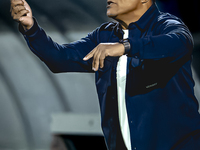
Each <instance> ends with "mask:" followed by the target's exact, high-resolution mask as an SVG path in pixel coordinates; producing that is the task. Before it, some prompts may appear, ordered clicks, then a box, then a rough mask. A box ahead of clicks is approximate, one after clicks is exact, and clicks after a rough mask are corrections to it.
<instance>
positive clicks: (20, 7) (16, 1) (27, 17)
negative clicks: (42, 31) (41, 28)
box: [10, 0, 34, 30]
mask: <svg viewBox="0 0 200 150" xmlns="http://www.w3.org/2000/svg"><path fill="white" fill-rule="evenodd" d="M10 12H11V16H12V18H13V19H14V20H15V21H17V22H19V23H20V24H21V25H22V26H23V27H24V29H25V30H29V29H30V28H31V27H32V26H33V24H34V20H33V16H32V10H31V8H30V6H29V5H28V3H27V2H26V1H25V0H11V7H10Z"/></svg>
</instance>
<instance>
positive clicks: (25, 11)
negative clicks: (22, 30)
mask: <svg viewBox="0 0 200 150" xmlns="http://www.w3.org/2000/svg"><path fill="white" fill-rule="evenodd" d="M20 13H21V14H20V18H19V21H20V22H23V20H24V17H26V16H27V14H28V13H29V11H28V10H23V11H21V12H20Z"/></svg>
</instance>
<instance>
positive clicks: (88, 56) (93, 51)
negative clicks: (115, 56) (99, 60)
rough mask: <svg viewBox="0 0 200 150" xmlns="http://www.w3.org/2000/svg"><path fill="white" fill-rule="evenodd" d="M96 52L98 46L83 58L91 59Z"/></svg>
mask: <svg viewBox="0 0 200 150" xmlns="http://www.w3.org/2000/svg"><path fill="white" fill-rule="evenodd" d="M95 52H96V48H94V49H93V50H92V51H91V52H90V53H88V54H87V55H86V56H85V57H84V58H83V60H85V61H86V60H89V59H90V58H92V57H93V56H94V53H95Z"/></svg>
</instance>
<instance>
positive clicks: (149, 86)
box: [146, 83, 158, 89]
mask: <svg viewBox="0 0 200 150" xmlns="http://www.w3.org/2000/svg"><path fill="white" fill-rule="evenodd" d="M156 85H158V83H154V84H151V85H148V86H146V88H147V89H149V88H152V87H154V86H156Z"/></svg>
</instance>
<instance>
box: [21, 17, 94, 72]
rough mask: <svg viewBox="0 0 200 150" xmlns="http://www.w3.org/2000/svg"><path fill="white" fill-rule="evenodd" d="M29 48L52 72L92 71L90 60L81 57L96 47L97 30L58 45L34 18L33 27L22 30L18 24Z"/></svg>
mask: <svg viewBox="0 0 200 150" xmlns="http://www.w3.org/2000/svg"><path fill="white" fill-rule="evenodd" d="M19 31H20V32H21V33H22V34H23V36H24V38H25V40H26V42H27V44H28V46H29V48H30V50H31V51H32V52H33V53H34V54H35V55H37V56H38V57H39V58H40V59H41V60H42V61H43V62H44V63H45V64H46V65H47V66H48V67H49V69H50V70H51V71H52V72H54V73H61V72H93V71H92V65H91V64H92V63H91V60H89V61H83V58H84V57H85V56H86V55H87V54H88V53H89V52H90V51H91V50H92V49H94V48H95V47H96V45H97V43H96V36H97V30H95V31H93V32H92V33H89V34H88V35H87V36H86V37H85V38H82V39H81V40H79V41H75V42H73V43H70V44H64V45H60V44H58V43H56V42H54V41H53V40H52V39H51V38H50V37H49V36H47V35H46V33H45V31H44V30H43V29H42V28H41V27H40V26H39V25H38V23H37V21H36V20H35V18H34V25H33V27H32V28H31V29H30V30H28V31H24V29H23V27H22V26H21V25H19Z"/></svg>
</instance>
